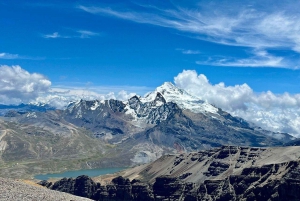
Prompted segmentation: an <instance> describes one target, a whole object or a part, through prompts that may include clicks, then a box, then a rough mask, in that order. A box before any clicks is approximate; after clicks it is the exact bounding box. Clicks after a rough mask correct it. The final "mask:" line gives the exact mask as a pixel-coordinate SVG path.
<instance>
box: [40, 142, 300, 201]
mask: <svg viewBox="0 0 300 201" xmlns="http://www.w3.org/2000/svg"><path fill="white" fill-rule="evenodd" d="M299 159H300V147H285V148H282V147H280V148H250V147H234V146H227V147H221V148H217V149H212V150H208V151H201V152H197V153H190V154H181V155H169V156H165V157H162V158H160V159H158V160H156V161H155V162H153V163H150V164H148V165H144V166H140V167H136V168H133V169H131V170H127V171H125V172H123V173H122V175H123V176H118V177H116V178H114V179H112V181H111V182H110V183H109V184H100V183H96V182H95V181H94V180H92V179H91V178H89V177H87V176H80V177H78V178H76V179H72V178H69V179H67V178H64V179H62V180H59V181H57V182H55V183H54V184H52V183H49V182H47V181H42V182H40V184H41V185H43V186H46V187H48V188H50V189H53V190H58V191H63V192H68V193H71V194H74V195H78V196H83V197H87V198H91V199H93V200H101V201H112V200H116V201H121V200H122V201H123V200H124V201H125V200H126V201H131V200H132V201H137V200H145V201H148V200H149V201H150V200H151V201H154V200H156V201H157V200H159V201H162V200H178V201H181V200H184V201H200V200H207V201H208V200H210V201H215V200H216V201H217V200H218V201H221V200H264V201H265V200H274V201H275V200H276V201H279V200H290V201H295V200H300V160H299ZM98 179H99V178H98Z"/></svg>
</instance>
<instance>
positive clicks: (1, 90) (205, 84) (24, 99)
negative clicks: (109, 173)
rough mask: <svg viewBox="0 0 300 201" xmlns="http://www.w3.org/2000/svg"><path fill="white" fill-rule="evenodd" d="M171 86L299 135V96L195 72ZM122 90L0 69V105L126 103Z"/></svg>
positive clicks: (181, 75)
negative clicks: (211, 79) (217, 80)
mask: <svg viewBox="0 0 300 201" xmlns="http://www.w3.org/2000/svg"><path fill="white" fill-rule="evenodd" d="M174 83H175V85H176V86H177V87H179V88H182V89H184V90H186V91H187V92H189V93H190V94H192V95H194V96H196V97H198V98H200V99H202V100H204V101H207V102H209V103H211V104H214V105H216V106H217V107H220V108H222V109H223V110H225V111H227V112H229V113H231V114H232V115H235V116H239V117H242V118H244V119H246V120H247V121H250V122H253V123H255V124H256V125H258V126H261V127H262V128H264V129H269V130H272V131H278V132H288V133H291V134H294V135H295V136H300V132H299V130H300V94H289V93H283V94H274V93H272V92H271V91H267V92H263V93H255V92H254V91H253V90H252V89H251V87H250V86H248V85H247V84H246V83H245V84H242V85H235V86H226V85H225V83H223V82H220V83H218V84H214V85H213V84H211V83H210V82H209V80H208V78H207V77H206V76H205V75H203V74H198V73H197V72H196V71H194V70H184V71H183V72H181V73H179V74H178V75H177V76H176V77H175V78H174ZM127 88H128V89H129V88H130V87H127ZM125 89H126V88H123V89H122V87H86V86H83V87H66V86H51V81H50V80H49V79H48V78H47V77H46V76H44V75H41V74H38V73H29V72H28V71H26V70H24V69H22V68H21V67H20V66H0V104H20V103H38V102H41V103H48V104H50V105H52V106H55V107H58V108H63V107H64V106H66V105H67V104H68V103H69V102H70V101H75V100H79V99H86V100H94V99H98V100H105V99H111V98H112V99H118V100H127V99H128V98H130V97H132V96H133V95H135V93H128V92H127V91H125ZM134 89H136V90H137V94H139V93H138V90H140V91H143V90H145V89H148V90H149V88H143V87H141V88H138V87H132V88H130V91H132V90H134ZM140 95H142V94H140Z"/></svg>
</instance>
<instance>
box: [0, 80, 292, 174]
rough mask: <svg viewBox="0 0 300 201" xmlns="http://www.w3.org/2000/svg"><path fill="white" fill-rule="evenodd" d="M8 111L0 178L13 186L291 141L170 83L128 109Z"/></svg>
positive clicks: (81, 104)
mask: <svg viewBox="0 0 300 201" xmlns="http://www.w3.org/2000/svg"><path fill="white" fill-rule="evenodd" d="M2 108H4V110H8V109H9V107H4V106H2ZM26 108H27V109H26ZM0 109H1V108H0ZM10 109H11V110H9V111H8V112H7V113H5V115H4V117H1V118H0V169H1V171H0V176H1V175H2V176H5V175H10V176H11V177H15V178H19V177H20V176H22V177H30V176H32V175H33V174H38V173H49V172H57V171H62V170H68V169H87V168H99V167H124V166H126V167H129V166H134V165H138V164H144V163H149V162H152V161H154V160H156V159H157V158H159V157H161V156H163V155H166V154H176V153H189V152H195V151H199V150H207V149H211V148H214V147H220V146H222V145H238V146H257V147H265V146H281V145H283V144H284V143H287V142H289V141H291V140H292V139H293V137H292V136H290V135H288V134H286V133H274V132H271V131H265V130H262V129H261V128H257V127H255V126H254V125H252V124H251V123H249V122H246V121H245V120H243V119H241V118H238V117H233V116H231V115H230V114H229V113H227V112H225V111H223V110H222V109H220V108H217V107H215V106H213V105H211V104H209V103H206V102H204V101H202V100H199V99H198V98H195V97H193V96H191V95H190V94H188V93H187V92H185V91H184V90H181V89H179V88H177V87H175V86H174V85H173V84H172V83H164V84H163V85H162V86H160V87H158V88H157V89H156V90H155V91H153V92H151V93H149V94H147V95H146V96H145V97H139V96H133V97H131V98H130V99H128V100H127V101H119V100H112V99H111V100H105V101H104V100H103V101H99V100H94V101H85V100H80V101H77V102H73V103H71V104H69V105H68V107H66V109H64V110H55V109H53V108H49V107H48V106H43V105H39V106H33V105H27V106H26V105H21V106H15V107H11V108H10Z"/></svg>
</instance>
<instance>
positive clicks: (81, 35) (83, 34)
mask: <svg viewBox="0 0 300 201" xmlns="http://www.w3.org/2000/svg"><path fill="white" fill-rule="evenodd" d="M74 32H75V33H74ZM98 35H100V34H99V33H96V32H92V31H88V30H77V31H73V33H70V34H69V35H61V34H59V33H58V32H54V33H52V34H45V35H43V37H44V38H53V39H55V38H82V39H84V38H91V37H92V36H98Z"/></svg>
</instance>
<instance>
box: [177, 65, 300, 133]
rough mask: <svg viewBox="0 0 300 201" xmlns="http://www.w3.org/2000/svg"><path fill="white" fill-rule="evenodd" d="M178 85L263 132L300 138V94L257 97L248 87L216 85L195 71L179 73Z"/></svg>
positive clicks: (261, 95) (265, 93)
mask: <svg viewBox="0 0 300 201" xmlns="http://www.w3.org/2000/svg"><path fill="white" fill-rule="evenodd" d="M174 82H175V84H176V85H177V86H178V87H179V88H182V89H184V90H186V91H187V92H189V93H190V94H192V95H194V96H196V97H199V98H200V99H202V100H205V101H207V102H209V103H212V104H214V105H216V106H217V107H220V108H222V109H224V110H225V111H227V112H230V113H231V114H233V115H236V116H239V117H242V118H244V119H246V120H248V121H250V122H253V123H255V124H256V125H258V126H261V127H262V128H265V129H269V130H273V131H280V132H288V133H291V134H294V135H296V136H300V132H299V131H300V94H294V95H291V94H289V93H284V94H279V95H278V94H274V93H272V92H271V91H267V92H263V93H260V94H257V93H255V92H254V91H253V90H252V89H251V87H249V86H248V85H247V84H242V85H235V86H226V85H225V84H224V83H223V82H220V83H218V84H215V85H213V84H211V83H210V82H209V80H208V79H207V77H206V76H205V75H203V74H199V75H198V73H197V72H196V71H193V70H184V71H183V72H182V73H179V74H178V75H177V76H176V77H175V78H174Z"/></svg>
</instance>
